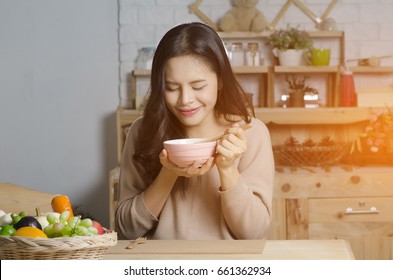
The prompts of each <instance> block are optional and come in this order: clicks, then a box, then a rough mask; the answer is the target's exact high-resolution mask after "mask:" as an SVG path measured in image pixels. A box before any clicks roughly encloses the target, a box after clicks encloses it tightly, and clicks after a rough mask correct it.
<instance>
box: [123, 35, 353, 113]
mask: <svg viewBox="0 0 393 280" xmlns="http://www.w3.org/2000/svg"><path fill="white" fill-rule="evenodd" d="M308 33H309V35H310V37H311V38H312V39H313V40H314V42H317V41H326V42H327V43H326V45H327V46H329V47H332V48H333V49H335V52H333V56H334V57H335V60H332V62H331V65H332V66H300V67H281V66H277V61H275V59H274V57H273V55H272V53H271V47H269V46H266V44H265V42H266V38H267V36H268V34H265V33H254V32H230V33H219V35H220V37H221V38H222V39H223V41H224V43H225V44H231V43H233V42H241V43H243V45H244V46H246V45H247V43H250V42H256V43H258V44H259V48H260V50H261V52H262V55H261V56H262V57H263V59H264V63H263V65H261V66H234V67H233V71H234V73H235V74H236V75H237V76H238V78H239V80H240V82H241V84H242V86H243V87H244V88H245V90H246V91H247V92H249V93H251V94H253V95H254V97H253V101H254V106H255V107H276V99H277V98H276V95H277V94H276V89H275V85H276V84H277V79H278V78H279V77H280V76H282V75H284V74H303V75H310V76H315V75H316V76H322V78H323V79H325V80H326V87H325V92H324V93H325V94H326V104H325V105H326V106H330V107H332V106H337V104H338V83H339V73H340V69H341V68H340V65H344V61H345V59H344V54H345V53H344V52H345V49H344V47H345V45H344V43H345V38H344V32H342V31H310V32H308ZM149 76H150V70H140V69H135V70H133V71H132V73H131V104H132V108H133V109H135V108H138V106H139V104H140V103H141V102H140V100H141V99H143V96H144V95H145V92H138V81H140V80H142V79H146V78H148V77H149Z"/></svg>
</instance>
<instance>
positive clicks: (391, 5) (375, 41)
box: [119, 0, 393, 107]
mask: <svg viewBox="0 0 393 280" xmlns="http://www.w3.org/2000/svg"><path fill="white" fill-rule="evenodd" d="M301 1H302V2H303V3H304V4H305V5H307V7H308V8H309V9H310V10H311V11H313V12H314V13H315V14H316V15H322V13H323V12H324V11H325V9H326V7H327V6H328V5H329V3H330V2H331V1H330V0H301ZM193 2H195V0H119V43H120V63H121V67H120V75H121V77H120V89H119V91H120V105H121V106H125V107H127V106H129V104H130V102H129V100H130V88H131V87H130V84H129V82H130V80H129V78H130V73H131V71H132V69H133V68H134V65H135V64H134V63H135V59H136V57H137V55H138V50H139V49H140V48H142V47H145V46H156V45H157V43H158V41H159V40H160V38H161V37H162V36H163V34H164V33H165V32H166V31H167V30H168V29H169V28H171V27H172V26H174V25H176V24H179V23H182V22H187V21H200V19H199V18H198V17H197V16H195V15H194V14H191V13H189V9H188V5H190V4H191V3H193ZM285 2H286V0H260V1H259V4H258V9H259V10H261V11H262V12H263V14H264V15H265V17H266V19H267V20H268V21H272V20H273V19H274V17H275V16H276V15H277V13H278V11H279V10H280V9H281V7H282V5H283V4H284V3H285ZM230 7H231V6H230V0H204V1H203V3H202V5H201V6H200V9H201V10H202V11H203V12H204V13H205V14H206V15H207V16H208V17H209V18H210V19H212V20H213V21H215V22H218V21H219V19H220V18H221V16H222V15H223V14H224V13H225V12H226V11H227V10H229V8H230ZM330 17H333V18H334V19H335V20H336V22H337V25H338V28H339V30H343V31H345V37H346V42H345V43H346V58H347V59H350V58H359V57H369V56H373V55H376V56H379V55H390V54H393V1H392V0H379V1H378V0H338V1H337V4H336V6H335V7H334V9H333V10H332V12H331V13H330ZM287 23H290V24H291V25H300V26H301V27H303V28H304V29H306V30H315V24H314V22H313V21H312V20H311V19H310V18H309V17H308V16H307V15H305V14H304V13H303V12H302V11H301V10H300V9H299V8H298V7H296V6H295V5H292V6H291V7H290V8H289V9H288V11H287V13H286V14H285V16H284V17H283V18H282V20H281V22H280V23H279V24H278V26H277V27H283V26H285V25H286V24H287ZM382 65H393V59H384V60H382ZM147 86H148V83H147V82H146V81H142V83H141V85H138V90H140V91H141V92H144V91H146V90H147Z"/></svg>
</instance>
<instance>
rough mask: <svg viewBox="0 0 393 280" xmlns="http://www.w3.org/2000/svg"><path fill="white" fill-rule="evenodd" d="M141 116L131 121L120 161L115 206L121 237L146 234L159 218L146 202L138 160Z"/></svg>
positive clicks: (117, 226)
mask: <svg viewBox="0 0 393 280" xmlns="http://www.w3.org/2000/svg"><path fill="white" fill-rule="evenodd" d="M140 123H141V119H137V120H136V121H135V122H133V124H132V125H131V127H130V129H129V131H128V134H127V138H126V142H125V144H124V149H123V153H122V160H121V164H120V180H119V202H118V205H117V208H116V231H117V232H118V233H119V236H120V238H121V239H124V238H125V239H135V238H137V237H140V236H144V235H145V234H146V233H147V232H148V231H149V230H150V229H152V228H153V227H154V226H155V225H156V223H157V222H158V220H157V218H156V217H155V216H154V215H152V214H151V213H150V211H149V210H148V209H147V207H146V206H145V204H144V199H143V191H144V189H145V184H144V182H143V179H142V177H141V174H142V170H141V167H140V165H139V164H138V163H137V162H135V160H134V159H133V155H134V152H135V141H136V137H137V130H138V127H139V126H140Z"/></svg>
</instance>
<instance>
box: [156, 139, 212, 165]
mask: <svg viewBox="0 0 393 280" xmlns="http://www.w3.org/2000/svg"><path fill="white" fill-rule="evenodd" d="M201 140H204V138H186V139H175V140H168V141H165V142H164V148H165V149H166V150H167V152H168V158H169V160H170V161H172V162H173V163H174V164H176V165H177V166H180V167H188V166H190V165H192V164H193V163H194V161H197V160H199V161H201V165H202V164H204V163H205V162H206V161H207V160H208V159H209V158H210V157H212V156H214V155H215V153H216V146H217V142H216V141H214V142H206V143H195V142H199V141H201Z"/></svg>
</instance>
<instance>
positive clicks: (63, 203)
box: [51, 195, 74, 218]
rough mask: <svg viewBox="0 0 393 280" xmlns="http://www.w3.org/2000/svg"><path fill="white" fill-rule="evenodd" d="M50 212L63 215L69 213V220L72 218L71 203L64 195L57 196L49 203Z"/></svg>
mask: <svg viewBox="0 0 393 280" xmlns="http://www.w3.org/2000/svg"><path fill="white" fill-rule="evenodd" d="M51 206H52V210H53V211H55V212H57V213H63V212H64V211H69V212H70V218H72V217H74V212H73V211H72V206H71V202H70V200H69V198H68V196H66V195H58V196H55V197H54V198H53V199H52V202H51Z"/></svg>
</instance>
